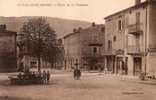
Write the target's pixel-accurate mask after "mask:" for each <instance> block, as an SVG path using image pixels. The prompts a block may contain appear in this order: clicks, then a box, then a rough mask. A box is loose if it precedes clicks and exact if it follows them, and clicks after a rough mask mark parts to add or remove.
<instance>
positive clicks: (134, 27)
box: [128, 23, 143, 35]
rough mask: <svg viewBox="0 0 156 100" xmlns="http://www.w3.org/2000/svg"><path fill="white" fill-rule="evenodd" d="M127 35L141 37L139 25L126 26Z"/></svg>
mask: <svg viewBox="0 0 156 100" xmlns="http://www.w3.org/2000/svg"><path fill="white" fill-rule="evenodd" d="M128 33H129V34H133V35H141V34H142V33H143V31H142V30H141V24H140V23H138V24H132V25H129V26H128Z"/></svg>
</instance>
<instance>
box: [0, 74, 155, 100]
mask: <svg viewBox="0 0 156 100" xmlns="http://www.w3.org/2000/svg"><path fill="white" fill-rule="evenodd" d="M0 80H1V81H0V83H1V85H0V100H148V99H149V98H150V100H155V98H156V81H144V82H142V81H140V80H139V79H137V78H130V77H124V76H112V75H104V74H101V75H99V73H83V75H82V78H81V80H74V79H73V77H72V73H63V74H60V73H59V74H55V75H52V79H51V83H50V84H49V85H29V86H15V85H14V86H11V85H9V81H8V79H7V76H6V75H3V74H2V75H1V77H0Z"/></svg>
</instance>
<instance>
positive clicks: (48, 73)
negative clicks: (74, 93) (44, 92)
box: [46, 71, 51, 83]
mask: <svg viewBox="0 0 156 100" xmlns="http://www.w3.org/2000/svg"><path fill="white" fill-rule="evenodd" d="M50 76H51V75H50V72H49V71H47V75H46V80H47V83H49V81H50Z"/></svg>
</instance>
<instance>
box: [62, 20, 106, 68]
mask: <svg viewBox="0 0 156 100" xmlns="http://www.w3.org/2000/svg"><path fill="white" fill-rule="evenodd" d="M104 31H105V28H104V25H96V24H95V23H92V26H90V27H88V28H86V29H82V28H78V29H74V30H73V33H70V34H68V35H66V36H65V37H64V50H65V69H72V68H74V67H75V66H79V67H80V68H81V69H85V70H96V69H98V66H99V65H103V64H100V63H103V60H101V59H103V57H102V53H103V52H102V51H103V50H104Z"/></svg>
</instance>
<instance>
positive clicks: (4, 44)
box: [0, 25, 17, 72]
mask: <svg viewBox="0 0 156 100" xmlns="http://www.w3.org/2000/svg"><path fill="white" fill-rule="evenodd" d="M16 69H17V57H16V32H13V31H8V30H7V29H6V25H0V72H13V71H16Z"/></svg>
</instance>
